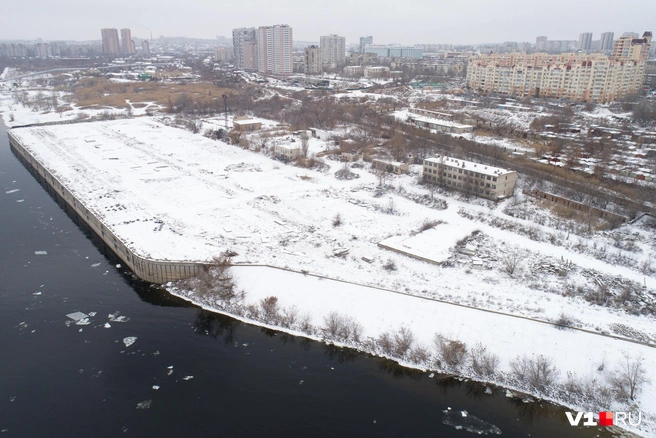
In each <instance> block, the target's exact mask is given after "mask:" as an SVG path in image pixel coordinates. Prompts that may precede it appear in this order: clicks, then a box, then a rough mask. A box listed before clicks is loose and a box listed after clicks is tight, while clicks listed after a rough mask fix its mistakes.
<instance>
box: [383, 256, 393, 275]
mask: <svg viewBox="0 0 656 438" xmlns="http://www.w3.org/2000/svg"><path fill="white" fill-rule="evenodd" d="M383 269H385V270H386V271H390V272H391V271H396V262H394V260H392V259H387V261H386V262H385V264H384V265H383Z"/></svg>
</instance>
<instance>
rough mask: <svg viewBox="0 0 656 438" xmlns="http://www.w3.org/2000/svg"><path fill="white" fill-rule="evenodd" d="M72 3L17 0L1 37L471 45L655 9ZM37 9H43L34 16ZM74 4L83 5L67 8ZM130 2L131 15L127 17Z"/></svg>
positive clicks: (614, 5) (634, 25) (614, 26)
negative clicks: (287, 29)
mask: <svg viewBox="0 0 656 438" xmlns="http://www.w3.org/2000/svg"><path fill="white" fill-rule="evenodd" d="M65 3H66V5H65V6H66V7H62V5H61V4H60V3H51V2H48V1H45V0H30V1H27V2H24V3H20V4H16V5H12V11H11V14H10V15H9V17H11V20H7V23H5V25H4V26H2V28H0V40H36V39H38V38H41V39H43V40H46V41H56V40H76V41H89V40H98V39H99V38H98V29H101V28H118V29H121V28H130V29H131V30H132V35H133V36H134V37H136V38H141V39H144V38H150V35H151V33H152V35H153V37H154V38H157V37H159V36H160V35H164V36H168V37H173V36H186V37H189V38H203V39H214V38H215V37H216V36H217V35H218V36H225V37H227V38H230V36H231V31H232V29H235V28H240V27H257V26H261V25H264V24H266V23H287V24H289V25H290V26H292V27H293V28H294V32H295V40H300V41H317V42H318V41H319V37H320V36H322V35H330V34H339V35H343V36H345V37H346V41H347V44H348V45H353V44H358V42H359V38H360V37H361V36H366V35H373V36H374V38H375V40H376V42H377V43H379V44H430V43H441V44H462V45H467V44H485V43H503V42H506V41H516V42H534V41H535V38H536V37H537V36H539V35H546V36H548V37H549V39H550V40H575V39H578V36H579V35H580V34H581V33H584V32H591V33H592V34H593V39H594V40H597V39H600V36H601V34H602V33H603V32H614V33H615V35H617V36H619V35H622V33H624V32H627V31H642V30H644V29H651V27H653V26H652V21H651V20H650V19H649V17H652V16H654V15H656V4H653V5H652V4H648V3H647V4H645V2H639V1H637V0H628V1H626V2H622V3H621V4H620V3H618V2H602V6H603V7H596V8H588V7H587V6H586V5H584V4H576V3H574V4H572V3H570V2H567V3H566V2H564V1H562V0H554V1H552V2H551V3H550V4H549V5H544V4H543V3H538V2H532V3H530V4H526V3H525V2H524V3H521V4H520V3H519V2H517V1H515V0H504V1H501V2H497V3H495V4H494V5H490V4H489V3H488V2H483V1H474V4H468V6H467V7H466V8H465V7H462V6H459V5H456V4H448V5H440V6H438V7H436V6H435V5H434V4H431V3H428V2H426V1H423V0H422V1H417V0H415V1H414V2H411V3H404V4H386V5H385V7H382V8H381V7H380V6H381V5H380V4H378V3H374V2H371V1H365V2H362V3H359V4H358V5H353V4H352V3H347V2H344V1H341V0H337V2H333V3H331V4H330V5H327V6H317V5H312V6H307V5H302V4H300V5H299V4H297V2H291V1H289V0H283V1H279V2H277V3H276V7H275V8H272V6H271V4H270V3H265V2H262V1H261V0H255V1H254V2H252V3H249V6H248V8H247V9H246V10H244V8H243V5H238V4H235V5H230V4H227V5H221V6H217V5H216V4H215V3H214V2H210V1H207V0H194V1H191V2H186V3H184V4H183V3H180V2H179V1H174V0H158V1H154V0H143V1H142V2H139V3H138V4H135V3H133V2H128V1H127V0H115V1H114V2H112V3H111V4H110V3H108V4H106V5H103V4H101V5H94V8H93V10H91V11H89V12H88V13H87V12H85V11H87V10H89V7H88V3H86V2H83V1H82V0H65ZM340 5H343V6H344V7H347V8H348V10H349V14H346V15H345V14H343V13H341V12H340V10H341V8H340V7H339V6H340ZM34 10H39V11H40V12H41V13H40V14H39V15H38V16H35V15H34V14H33V13H32V12H33V11H34ZM70 10H76V11H78V13H76V14H70V13H68V12H66V11H70ZM126 10H127V11H130V14H129V16H130V18H126V14H125V11H126ZM564 10H567V14H563V11H564ZM636 10H640V13H639V14H636V13H635V11H636ZM430 11H433V13H430ZM217 17H220V19H218V20H217ZM363 17H366V19H363ZM53 23H54V24H53Z"/></svg>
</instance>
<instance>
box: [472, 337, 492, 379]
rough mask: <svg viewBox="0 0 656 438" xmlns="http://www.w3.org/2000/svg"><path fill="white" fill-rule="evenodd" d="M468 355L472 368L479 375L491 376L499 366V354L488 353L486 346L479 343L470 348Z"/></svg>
mask: <svg viewBox="0 0 656 438" xmlns="http://www.w3.org/2000/svg"><path fill="white" fill-rule="evenodd" d="M470 357H471V366H472V369H473V370H474V372H475V373H476V374H478V375H479V376H486V377H488V376H491V375H493V374H494V373H496V371H497V368H498V367H499V356H497V355H496V354H494V353H488V351H487V348H486V347H484V346H483V345H481V344H477V345H476V347H474V348H473V349H472V351H471V353H470Z"/></svg>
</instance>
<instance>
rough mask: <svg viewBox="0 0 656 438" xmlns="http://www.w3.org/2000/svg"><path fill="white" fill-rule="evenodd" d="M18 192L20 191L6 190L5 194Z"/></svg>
mask: <svg viewBox="0 0 656 438" xmlns="http://www.w3.org/2000/svg"><path fill="white" fill-rule="evenodd" d="M16 192H20V189H12V190H7V191H6V192H5V193H6V194H8V195H11V194H12V193H16Z"/></svg>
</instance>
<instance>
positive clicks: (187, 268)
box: [8, 131, 205, 284]
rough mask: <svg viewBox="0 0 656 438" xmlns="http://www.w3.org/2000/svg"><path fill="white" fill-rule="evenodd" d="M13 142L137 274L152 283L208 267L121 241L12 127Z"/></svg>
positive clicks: (188, 275) (26, 158) (12, 145)
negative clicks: (138, 250)
mask: <svg viewBox="0 0 656 438" xmlns="http://www.w3.org/2000/svg"><path fill="white" fill-rule="evenodd" d="M8 135H9V144H10V145H11V147H12V148H13V149H14V150H15V151H16V152H17V153H18V154H19V155H20V156H21V157H23V159H24V160H25V162H26V163H27V164H28V165H29V166H31V167H32V168H33V169H34V171H36V172H37V173H38V174H39V175H41V177H42V178H43V179H44V181H45V182H46V183H47V184H48V185H49V186H50V187H51V188H52V189H53V190H54V191H55V193H57V194H58V195H59V196H60V197H61V198H62V199H63V200H64V202H66V204H67V205H68V206H69V207H70V208H72V209H73V210H74V211H75V212H76V213H77V214H78V216H79V217H80V218H81V219H82V220H83V221H84V222H86V224H87V225H88V226H89V227H90V228H91V229H92V230H93V231H94V232H95V233H96V234H97V235H98V237H100V238H101V239H102V240H103V242H105V244H106V245H107V246H108V247H109V248H110V249H111V250H112V251H114V252H115V253H116V255H117V256H118V257H119V258H120V259H121V260H122V261H123V263H125V265H126V266H128V267H129V268H130V269H132V271H134V273H135V274H136V275H137V277H139V278H141V279H142V280H145V281H149V282H151V283H159V284H162V283H166V282H169V281H175V280H180V279H183V278H187V277H191V276H193V275H195V274H197V273H198V272H200V271H201V270H202V269H203V268H204V266H205V265H204V264H203V263H195V262H183V261H164V260H151V259H148V258H145V257H142V256H139V255H137V254H135V253H134V252H133V251H132V250H131V249H130V248H128V247H127V246H126V245H125V243H123V242H122V241H121V239H120V238H118V237H117V236H116V235H115V234H114V233H113V232H112V231H111V230H110V229H109V228H108V227H107V226H106V225H105V224H104V223H103V222H102V221H101V220H100V219H99V218H98V216H96V215H95V214H94V212H93V211H91V210H89V209H88V208H87V207H86V206H85V205H84V204H83V203H82V202H80V200H79V199H77V198H76V197H75V195H73V194H72V193H71V192H70V190H68V188H66V187H65V186H64V185H63V184H62V183H61V182H60V181H59V180H58V179H57V178H55V177H54V176H53V175H52V174H51V173H50V171H49V170H48V169H47V168H46V167H45V166H44V165H43V163H41V162H39V160H37V159H36V158H35V157H34V156H32V154H30V152H29V151H28V150H27V149H26V148H25V147H23V145H21V144H20V142H19V141H18V140H17V139H16V138H15V137H14V136H13V135H12V132H11V131H8Z"/></svg>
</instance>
